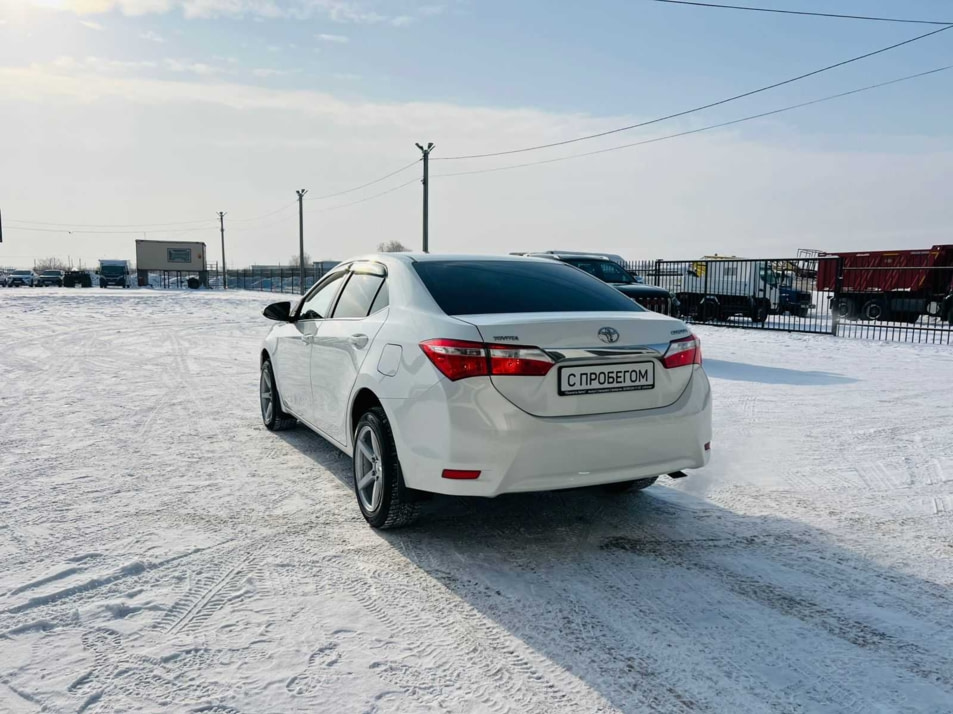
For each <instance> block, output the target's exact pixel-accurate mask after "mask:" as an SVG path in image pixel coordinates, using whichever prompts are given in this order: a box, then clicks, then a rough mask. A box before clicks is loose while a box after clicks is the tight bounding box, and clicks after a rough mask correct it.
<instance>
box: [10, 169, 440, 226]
mask: <svg viewBox="0 0 953 714" xmlns="http://www.w3.org/2000/svg"><path fill="white" fill-rule="evenodd" d="M420 161H421V160H420V159H414V160H413V161H411V162H410V163H409V164H406V165H404V166H401V167H400V168H399V169H397V170H396V171H391V172H390V173H387V174H384V175H383V176H380V177H379V178H376V179H374V180H373V181H368V182H367V183H362V184H361V185H359V186H353V187H351V188H348V189H344V190H343V191H337V192H335V193H329V194H327V195H324V196H314V197H313V198H307V199H305V200H306V201H322V200H325V199H328V198H336V197H337V196H344V195H346V194H348V193H354V192H355V191H360V190H361V189H364V188H367V187H368V186H373V185H375V184H378V183H380V182H381V181H386V180H387V179H389V178H390V177H392V176H396V175H397V174H399V173H403V172H404V171H406V170H407V169H409V168H410V167H412V166H415V165H416V164H418V163H420ZM297 203H298V202H297V201H292V202H291V203H289V204H286V205H284V206H282V207H281V208H277V209H275V210H274V211H270V212H269V213H263V214H262V215H260V216H255V217H253V218H233V219H232V222H233V223H251V222H253V221H259V220H261V219H262V218H268V217H270V216H273V215H275V214H277V213H281V212H282V211H287V210H288V209H289V208H291V207H292V206H295V205H297ZM209 220H210V219H207V218H203V219H197V220H194V221H177V222H175V223H142V224H140V223H47V222H43V221H30V220H13V221H8V222H9V223H25V224H27V225H29V226H57V227H60V228H61V230H54V229H42V228H28V227H21V228H19V230H31V231H37V232H49V233H62V232H64V231H65V232H68V233H123V234H131V233H177V232H188V231H191V230H193V229H188V231H186V230H182V231H165V230H156V229H157V228H162V227H163V226H183V225H189V224H196V223H202V224H205V223H208V222H209ZM215 222H216V223H217V220H216V221H215ZM10 227H11V228H15V227H16V226H10ZM97 227H98V228H130V229H131V230H128V231H110V230H92V231H83V230H72V229H73V228H97ZM201 228H202V226H199V227H198V228H195V230H200V229H201ZM136 229H138V230H136Z"/></svg>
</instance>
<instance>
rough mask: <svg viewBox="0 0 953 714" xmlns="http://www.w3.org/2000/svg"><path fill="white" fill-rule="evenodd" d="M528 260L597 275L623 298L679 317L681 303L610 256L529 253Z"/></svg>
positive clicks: (655, 310) (552, 252)
mask: <svg viewBox="0 0 953 714" xmlns="http://www.w3.org/2000/svg"><path fill="white" fill-rule="evenodd" d="M526 255H527V256H529V257H537V258H549V259H550V260H559V261H562V262H563V263H568V264H569V265H572V266H575V267H576V268H579V269H580V270H584V271H586V272H587V273H589V274H590V275H594V276H595V277H597V278H599V280H601V281H603V282H604V283H609V285H611V286H612V287H614V288H615V289H616V290H618V291H619V292H621V293H622V294H623V295H625V296H627V297H629V298H631V299H633V300H635V301H636V302H637V303H638V304H639V305H641V306H642V307H644V308H646V309H648V310H652V311H653V312H660V313H662V314H663V315H672V316H678V315H679V304H678V300H677V299H676V298H675V296H674V295H672V293H670V292H669V291H668V290H666V289H665V288H660V287H656V286H655V285H646V284H645V283H644V282H643V281H642V280H641V279H639V278H637V277H635V276H633V275H630V274H629V273H628V271H626V270H625V269H624V268H623V267H622V266H621V265H619V264H618V263H617V262H616V261H614V260H611V259H610V258H609V257H607V256H597V255H594V254H592V253H556V252H554V251H547V252H546V253H527V254H526Z"/></svg>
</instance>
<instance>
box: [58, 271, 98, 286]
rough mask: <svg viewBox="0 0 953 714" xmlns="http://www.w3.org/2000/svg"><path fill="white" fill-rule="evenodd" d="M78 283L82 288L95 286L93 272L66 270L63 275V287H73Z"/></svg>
mask: <svg viewBox="0 0 953 714" xmlns="http://www.w3.org/2000/svg"><path fill="white" fill-rule="evenodd" d="M77 285H78V286H79V287H81V288H91V287H93V274H92V273H90V271H88V270H68V271H66V274H65V275H64V276H63V287H67V288H73V287H76V286H77Z"/></svg>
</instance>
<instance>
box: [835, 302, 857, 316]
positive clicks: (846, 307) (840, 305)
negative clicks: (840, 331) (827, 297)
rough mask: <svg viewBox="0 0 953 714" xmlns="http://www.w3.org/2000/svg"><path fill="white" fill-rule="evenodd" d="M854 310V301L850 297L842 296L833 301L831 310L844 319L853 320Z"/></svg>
mask: <svg viewBox="0 0 953 714" xmlns="http://www.w3.org/2000/svg"><path fill="white" fill-rule="evenodd" d="M854 310H855V308H854V301H853V300H850V299H849V298H841V299H840V300H835V301H834V302H832V303H831V312H833V313H834V314H835V315H837V317H839V318H841V319H842V320H853V319H854V317H855V314H854Z"/></svg>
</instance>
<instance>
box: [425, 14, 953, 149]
mask: <svg viewBox="0 0 953 714" xmlns="http://www.w3.org/2000/svg"><path fill="white" fill-rule="evenodd" d="M951 28H953V25H947V26H946V27H941V28H940V29H939V30H931V31H930V32H927V33H926V34H923V35H918V36H917V37H913V38H911V39H909V40H904V41H903V42H898V43H896V44H894V45H890V46H889V47H883V48H881V49H879V50H874V51H873V52H868V53H867V54H863V55H860V56H858V57H852V58H850V59H848V60H844V61H842V62H837V63H836V64H832V65H828V66H827V67H822V68H821V69H815V70H814V71H812V72H807V73H806V74H801V75H798V76H797V77H792V78H791V79H785V80H784V81H782V82H775V83H774V84H769V85H767V86H765V87H760V88H758V89H753V90H751V91H750V92H744V93H743V94H736V95H735V96H733V97H728V98H727V99H720V100H718V101H717V102H711V103H710V104H705V105H703V106H700V107H694V108H692V109H686V110H684V111H681V112H676V113H675V114H668V115H666V116H663V117H658V118H657V119H650V120H648V121H643V122H639V123H638V124H630V125H629V126H623V127H620V128H618V129H610V130H609V131H602V132H599V133H598V134H589V135H588V136H579V137H576V138H575V139H566V140H564V141H554V142H552V143H549V144H537V145H536V146H527V147H524V148H522V149H510V150H509V151H495V152H490V153H485V154H470V155H466V156H441V157H434V159H433V160H434V161H459V160H462V159H486V158H490V157H492V156H508V155H510V154H522V153H525V152H527V151H537V150H539V149H551V148H553V147H556V146H565V145H567V144H575V143H577V142H579V141H588V140H589V139H598V138H600V137H603V136H609V135H610V134H618V133H619V132H623V131H630V130H632V129H640V128H642V127H645V126H650V125H652V124H658V123H660V122H663V121H668V120H669V119H677V118H679V117H683V116H687V115H689V114H694V113H696V112H700V111H704V110H705V109H711V108H713V107H718V106H721V105H722V104H728V103H729V102H734V101H737V100H739V99H744V98H745V97H750V96H753V95H755V94H760V93H761V92H767V91H768V90H769V89H777V88H778V87H783V86H784V85H786V84H791V83H793V82H798V81H800V80H802V79H807V78H808V77H813V76H814V75H817V74H821V73H822V72H827V71H829V70H832V69H836V68H838V67H843V66H844V65H848V64H851V63H852V62H859V61H860V60H863V59H867V58H868V57H873V56H874V55H879V54H883V53H884V52H889V51H890V50H895V49H897V48H898V47H903V46H904V45H909V44H911V43H912V42H917V41H919V40H923V39H926V38H927V37H931V36H932V35H936V34H938V33H940V32H946V31H947V30H949V29H951Z"/></svg>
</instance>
